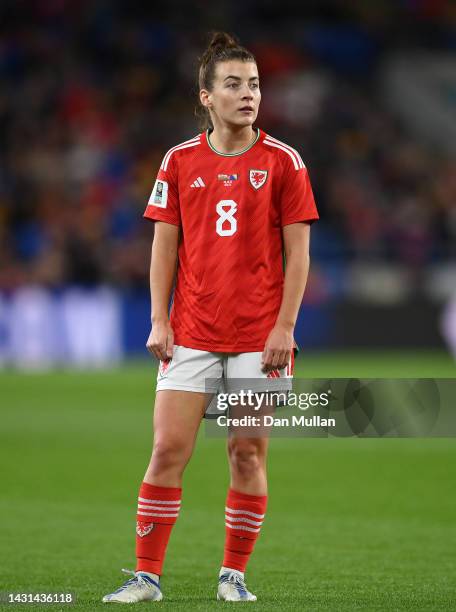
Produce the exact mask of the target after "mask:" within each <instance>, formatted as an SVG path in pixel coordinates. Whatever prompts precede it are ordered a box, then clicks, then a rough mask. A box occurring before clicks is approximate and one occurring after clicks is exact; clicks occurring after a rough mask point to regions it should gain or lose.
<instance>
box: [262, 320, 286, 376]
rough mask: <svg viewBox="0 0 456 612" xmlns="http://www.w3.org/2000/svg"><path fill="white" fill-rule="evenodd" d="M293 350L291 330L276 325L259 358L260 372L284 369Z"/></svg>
mask: <svg viewBox="0 0 456 612" xmlns="http://www.w3.org/2000/svg"><path fill="white" fill-rule="evenodd" d="M292 350H293V330H292V329H289V328H287V327H285V326H283V325H280V324H276V325H275V326H274V327H273V328H272V330H271V333H270V334H269V336H268V339H267V340H266V344H265V346H264V351H263V355H262V358H261V370H262V372H270V371H271V370H282V369H283V368H286V367H287V365H288V363H289V361H290V358H291V351H292Z"/></svg>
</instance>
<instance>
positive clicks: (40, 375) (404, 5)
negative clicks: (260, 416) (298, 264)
mask: <svg viewBox="0 0 456 612" xmlns="http://www.w3.org/2000/svg"><path fill="white" fill-rule="evenodd" d="M213 29H223V30H227V31H230V32H234V33H235V34H237V35H238V36H239V38H240V39H241V42H242V43H243V44H244V45H246V46H247V47H248V48H249V49H251V50H252V51H253V52H254V53H255V54H256V56H257V59H258V64H259V69H260V75H261V84H262V94H263V101H262V106H261V110H260V118H259V121H258V124H259V125H260V126H261V127H262V128H263V129H265V130H266V131H269V132H270V133H271V134H272V135H274V136H275V137H277V138H280V139H282V140H285V141H286V142H288V143H289V144H291V145H293V146H295V147H296V148H297V149H298V150H299V151H300V152H301V154H302V157H303V159H304V161H305V163H306V165H307V167H308V169H309V173H310V177H311V180H312V184H313V188H314V191H315V196H316V200H317V205H318V207H319V211H320V215H321V220H320V221H319V222H318V223H316V224H315V225H314V226H313V228H312V245H311V257H312V270H311V275H310V279H309V285H308V290H307V292H306V296H305V300H304V304H303V308H302V313H301V317H300V320H299V323H298V326H297V330H296V336H297V340H298V342H299V343H300V345H301V347H302V351H301V359H300V361H299V362H298V365H297V369H298V374H299V375H302V376H319V377H331V376H364V377H376V376H391V377H393V376H396V377H400V376H404V377H406V376H408V377H414V376H424V377H426V376H430V377H454V376H455V374H456V368H455V365H454V359H453V357H452V355H454V356H456V297H455V296H456V257H455V255H456V240H455V239H456V9H455V5H454V3H451V2H449V1H448V2H446V1H444V0H397V1H396V2H389V1H386V0H385V1H381V2H361V1H359V2H351V3H346V2H342V1H337V0H334V1H332V2H331V1H320V2H318V1H310V2H305V3H302V4H301V5H297V4H296V3H294V2H291V1H290V0H282V1H281V2H272V1H270V0H264V1H262V2H259V1H258V0H244V1H243V2H239V3H237V2H228V1H227V0H221V1H219V2H209V1H207V0H196V2H193V3H188V2H178V1H176V0H171V1H170V2H167V3H162V4H160V5H150V6H149V7H146V5H143V4H142V3H139V2H134V1H130V2H120V1H108V0H92V1H89V0H77V1H76V0H74V1H73V0H40V1H39V0H30V1H25V0H17V1H12V0H3V1H2V2H0V32H1V35H0V134H1V141H0V159H1V163H0V405H1V417H2V424H1V428H0V434H1V447H0V448H1V450H0V454H1V465H2V468H3V472H4V474H3V476H2V479H3V490H2V493H3V495H2V498H1V500H0V518H1V520H0V524H1V530H2V538H1V539H2V546H3V545H4V563H2V566H3V567H2V573H1V577H2V579H1V585H0V588H1V589H2V590H5V589H6V588H9V589H13V590H16V591H17V590H19V589H22V590H24V589H28V590H34V591H36V590H43V589H45V590H51V591H55V590H59V591H60V590H71V591H74V592H76V593H77V594H78V597H79V598H80V607H81V608H84V609H87V610H94V609H96V608H97V605H96V603H95V602H97V601H98V600H99V597H100V596H101V595H102V594H104V593H105V592H108V590H110V589H111V588H112V587H113V586H115V584H116V581H117V578H118V577H120V575H117V574H116V571H117V569H118V568H120V567H122V566H127V567H129V566H131V560H132V555H133V549H132V527H131V525H132V523H133V521H134V507H133V506H134V504H133V501H134V499H135V496H136V494H137V486H138V483H139V481H140V478H141V475H142V473H143V470H144V466H145V464H146V462H147V460H148V454H149V451H150V433H149V431H148V429H147V427H146V424H147V423H148V422H149V419H150V409H151V407H152V405H153V391H154V378H155V366H154V365H153V364H152V363H151V362H150V361H145V359H147V354H146V351H145V348H144V344H145V339H146V336H147V333H148V326H149V292H148V266H149V257H150V247H151V240H152V235H153V227H152V225H151V224H149V223H148V222H146V221H144V220H143V219H142V213H143V210H144V207H145V204H146V202H147V199H148V197H149V193H150V191H151V188H152V186H153V182H154V178H155V174H156V171H157V168H158V166H159V164H160V162H161V159H162V156H163V155H164V153H165V152H166V150H167V149H168V148H170V147H171V146H173V145H174V144H176V143H178V142H180V141H182V140H185V139H187V138H189V137H191V136H193V135H194V134H195V133H196V132H197V127H196V123H195V120H194V118H193V107H194V104H195V95H196V90H195V84H194V83H195V68H196V61H197V56H198V53H200V52H201V50H202V49H203V48H204V45H205V43H206V40H207V39H206V37H205V33H206V32H208V31H209V30H213ZM43 370H44V372H43ZM199 442H200V443H199V445H198V449H197V451H196V455H195V458H194V461H193V462H192V464H191V465H190V467H189V472H188V474H187V476H186V496H185V499H186V507H185V508H184V511H183V516H182V521H181V522H180V523H179V524H178V526H177V527H176V533H175V536H174V539H173V540H172V542H171V547H170V561H169V565H167V568H166V569H167V575H165V579H166V581H167V582H166V584H167V585H168V586H169V587H170V591H171V599H170V601H169V604H170V606H172V607H173V609H174V608H176V609H188V608H189V607H191V608H192V609H201V610H203V609H204V610H206V609H209V608H210V607H211V604H210V599H211V597H212V595H213V593H212V592H211V591H210V589H211V588H212V584H213V573H214V571H216V568H217V564H218V562H219V556H220V546H221V542H222V532H223V521H222V518H223V517H222V514H221V509H222V508H223V501H224V494H225V489H224V486H225V485H226V484H227V475H226V465H225V458H224V451H223V443H222V442H221V441H218V440H207V439H205V438H204V436H203V435H201V439H200V441H199ZM271 446H272V452H271V462H270V471H271V492H272V494H273V496H272V498H271V513H270V519H269V523H268V525H267V530H266V535H265V536H264V538H263V540H262V541H261V542H260V543H259V552H258V555H257V558H256V560H255V561H254V562H252V569H251V574H250V575H251V576H252V580H253V581H254V582H253V583H252V587H253V586H254V585H255V584H256V585H257V591H259V593H258V594H259V595H260V596H262V598H263V603H262V604H260V603H259V604H258V605H257V607H261V608H262V609H263V608H264V609H271V610H272V609H275V608H276V607H277V606H278V605H280V606H281V607H282V608H284V609H303V608H304V607H305V606H310V608H311V609H313V610H320V609H321V610H323V609H324V610H328V609H330V610H353V609H359V610H367V609H369V610H374V609H375V610H377V609H378V610H386V609H414V610H425V609H426V610H437V609H438V610H443V609H451V608H452V606H454V597H455V587H454V580H452V579H451V576H452V575H453V578H454V569H455V566H454V550H453V549H452V548H451V542H452V541H453V542H454V541H455V540H456V532H455V525H454V516H455V511H456V499H455V492H454V482H455V476H456V474H455V465H456V462H455V455H456V448H455V445H454V440H396V441H395V440H370V441H369V440H297V441H296V440H287V441H283V440H273V441H272V443H271ZM398 466H400V468H399V467H398ZM220 474H222V475H223V477H221V476H220ZM221 480H222V481H223V482H222V483H221V486H219V487H215V486H213V485H214V484H215V482H219V483H220V482H221ZM297 483H298V487H297V490H296V485H297ZM222 485H223V486H222ZM201 499H204V502H205V505H204V508H203V507H202V506H201ZM219 515H220V517H221V520H220V521H219V523H216V522H215V521H214V518H213V517H216V516H219ZM100 517H102V518H100ZM24 532H25V533H27V534H28V535H26V536H25V537H26V545H25V546H24V544H23V534H24ZM203 532H204V533H205V534H206V536H207V539H205V540H204V542H202V541H201V539H200V538H199V536H198V535H197V534H201V533H203ZM30 533H31V535H29V534H30ZM21 534H22V535H21ZM279 534H280V535H279ZM213 542H215V543H217V542H218V543H219V544H220V546H216V545H213V544H212V543H213ZM190 550H199V551H201V554H204V559H203V558H201V559H199V560H196V559H195V558H194V555H189V554H188V553H189V551H190ZM70 551H71V552H70ZM423 551H425V554H424V552H423ZM272 558H274V559H280V568H277V566H276V565H275V566H274V567H271V566H270V561H271V559H272ZM6 560H7V561H8V562H7V561H6ZM195 564H196V565H197V567H198V569H197V570H195ZM171 568H172V570H171ZM277 579H279V583H280V584H279V586H277ZM273 583H274V584H275V585H276V586H274V588H272V586H271V585H272V584H273ZM208 585H209V586H208ZM297 585H299V588H297ZM268 602H269V603H268ZM165 605H167V604H166V603H165ZM268 606H269V607H268ZM0 607H1V604H0Z"/></svg>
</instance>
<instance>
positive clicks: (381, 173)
mask: <svg viewBox="0 0 456 612" xmlns="http://www.w3.org/2000/svg"><path fill="white" fill-rule="evenodd" d="M335 4H336V5H337V3H335ZM364 4H365V3H364ZM373 4H376V3H373ZM399 4H400V3H399ZM412 4H415V5H420V3H419V2H416V3H412ZM421 4H422V5H423V6H424V5H426V4H427V3H424V2H422V3H421ZM428 4H429V3H428ZM431 5H433V6H434V8H435V6H437V5H440V6H441V8H442V6H444V5H445V3H439V2H434V3H430V4H429V6H431ZM119 6H120V5H119V4H118V3H116V2H113V3H109V2H97V1H94V2H86V1H82V0H81V1H80V2H70V1H68V2H65V1H64V0H60V1H59V0H52V1H50V0H49V1H42V2H39V1H36V2H17V3H9V2H5V3H2V8H0V12H1V13H2V14H1V15H0V17H1V19H0V22H1V23H2V26H1V28H2V35H1V39H0V133H1V143H0V159H1V163H0V289H6V290H8V289H11V288H15V287H17V286H19V285H23V284H30V283H39V284H42V285H45V286H49V287H61V286H62V285H65V284H82V285H93V284H98V283H100V282H107V283H111V284H114V285H117V286H121V287H143V286H145V285H146V284H147V270H148V263H149V257H150V245H151V238H152V231H153V229H152V224H149V223H148V222H147V221H145V220H143V219H142V213H143V210H144V208H145V205H146V203H147V200H148V197H149V193H150V191H151V189H152V186H153V182H154V179H155V174H156V172H157V169H158V167H159V165H160V162H161V159H162V156H163V155H164V153H165V152H166V150H167V149H168V148H169V147H171V146H173V145H174V144H176V143H178V142H181V141H182V140H185V139H187V138H191V137H192V136H193V135H194V134H196V133H197V131H198V127H197V124H196V120H195V118H194V116H193V109H194V105H195V102H196V89H195V75H196V66H197V57H198V53H200V52H201V51H202V49H203V46H204V44H205V42H206V39H205V38H204V36H203V34H204V32H207V30H208V29H209V28H210V27H216V28H222V27H224V29H227V30H229V31H234V32H236V33H237V34H238V35H239V36H240V38H241V41H242V42H243V43H244V44H245V45H246V46H247V47H249V48H250V49H251V50H252V51H253V52H254V53H255V54H256V56H257V59H258V63H259V68H260V76H261V84H262V94H263V102H262V106H261V109H260V114H259V121H258V125H259V126H261V127H262V128H263V129H265V130H266V131H269V132H270V133H271V134H272V135H273V136H275V137H277V138H279V139H281V140H285V141H286V142H288V143H289V144H291V145H293V146H295V147H296V148H297V149H298V150H299V151H300V152H301V155H302V157H303V159H304V162H305V163H306V165H307V167H308V170H309V173H310V177H311V181H312V184H313V188H314V191H315V196H316V200H317V205H318V207H319V210H320V214H321V221H319V223H318V224H316V225H315V232H313V244H312V252H313V258H314V260H317V261H320V262H329V263H331V262H339V263H341V262H353V261H388V262H394V263H399V264H404V265H407V266H411V267H413V268H417V269H419V268H421V267H423V266H425V265H427V264H428V263H431V262H435V261H441V260H448V259H449V258H451V257H454V256H455V244H456V240H455V238H456V161H455V159H451V158H450V157H449V156H445V155H443V154H442V153H440V152H438V151H435V150H431V149H430V148H428V147H426V146H425V145H423V144H422V143H420V142H418V141H417V140H416V139H415V138H414V136H413V134H410V133H408V132H406V131H405V129H404V127H403V126H401V124H400V123H399V122H398V120H397V119H396V118H395V116H394V115H393V114H392V112H391V111H390V110H387V109H386V108H385V106H384V104H383V103H382V101H381V96H380V95H379V89H378V82H377V80H376V74H377V73H376V70H377V68H378V66H379V62H380V61H381V57H382V54H383V53H384V46H385V41H384V40H383V42H382V40H381V37H380V39H379V38H378V36H374V34H372V29H371V28H370V24H369V20H368V22H367V25H365V26H364V27H363V28H362V30H360V28H359V27H358V26H357V25H356V24H357V23H358V22H357V20H356V16H353V15H352V16H351V20H350V19H349V20H348V21H347V20H346V21H343V23H342V25H343V27H342V26H340V24H339V21H337V20H336V22H337V23H338V24H339V25H338V27H337V33H338V35H336V34H335V33H334V25H333V22H332V21H331V19H329V18H328V16H326V17H324V16H323V17H322V18H321V19H323V21H321V20H320V21H318V19H317V18H316V17H315V18H314V19H313V20H312V21H311V23H312V24H314V25H313V26H312V27H307V28H304V27H303V28H301V29H299V27H298V26H297V23H298V22H295V23H294V24H291V23H290V24H289V28H290V29H289V30H287V28H288V25H287V24H284V26H283V30H284V32H285V33H286V34H287V36H285V35H284V32H282V34H281V35H279V34H277V35H276V36H272V33H273V31H274V30H273V27H272V25H271V23H270V22H267V23H266V22H265V23H264V24H263V25H262V23H261V20H260V21H258V20H257V21H256V22H255V21H254V17H255V15H257V14H258V13H257V11H258V6H259V5H257V3H256V2H254V1H252V0H251V1H250V2H246V3H244V5H243V7H242V8H240V7H238V8H237V9H233V8H232V5H230V4H228V3H225V2H222V3H221V7H222V9H221V12H222V14H221V15H220V14H219V13H217V15H215V16H214V14H213V12H210V11H209V7H210V6H211V5H210V4H209V3H205V2H204V1H203V0H201V1H200V2H199V3H197V4H196V5H194V9H193V10H194V11H195V10H196V11H200V10H201V11H205V10H206V9H207V10H208V11H209V16H207V17H206V18H205V19H202V20H200V21H198V22H196V21H195V15H194V13H191V14H190V13H188V10H189V9H188V8H185V10H184V7H185V4H184V3H182V5H180V4H179V3H177V4H176V7H175V9H174V11H172V10H171V9H170V14H168V15H162V14H161V13H158V14H156V15H154V13H153V12H152V13H149V14H146V13H142V12H141V10H140V9H139V8H138V7H136V9H135V10H133V9H132V4H131V3H124V5H123V7H124V8H119ZM133 6H134V5H133ZM113 7H116V8H115V9H114V8H113ZM230 7H231V8H230ZM265 7H266V9H267V8H268V7H269V9H270V8H271V5H270V3H266V5H265ZM263 8H264V7H263ZM266 9H265V10H266ZM223 10H226V14H225V15H223ZM236 11H237V12H236ZM239 11H241V12H242V11H244V12H243V13H241V14H239ZM171 13H172V14H171ZM445 15H446V13H445V11H443V9H442V12H441V13H440V14H439V15H438V18H439V19H440V20H444V18H445ZM246 16H247V17H248V19H245V17H246ZM380 17H381V16H380ZM380 17H379V16H378V15H377V16H376V19H377V20H378V19H380ZM241 18H244V19H243V20H241V21H239V19H241ZM371 18H372V19H373V17H372V16H371ZM415 18H416V15H415ZM249 19H250V20H249ZM196 23H197V27H196V25H195V24H196ZM239 23H243V24H244V25H242V26H238V24H239ZM303 23H304V22H303ZM316 23H320V24H321V23H323V24H325V23H326V24H328V23H329V24H330V25H327V27H323V26H321V25H320V26H318V27H316V26H315V24H316ZM193 26H195V27H193ZM355 26H356V27H355ZM331 28H332V30H331ZM281 29H282V28H281ZM338 37H339V40H340V45H342V47H343V48H344V49H345V50H346V49H347V48H348V49H351V53H345V56H344V57H343V58H342V55H343V54H341V53H340V52H338V46H337V42H336V41H337V39H338ZM325 40H326V43H327V44H324V43H325ZM328 40H330V41H331V45H329V43H328ZM347 40H348V45H347ZM388 44H395V41H394V40H393V41H388ZM409 44H410V45H413V44H414V41H413V40H410V41H409ZM342 47H339V51H340V48H342Z"/></svg>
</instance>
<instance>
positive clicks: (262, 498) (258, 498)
mask: <svg viewBox="0 0 456 612" xmlns="http://www.w3.org/2000/svg"><path fill="white" fill-rule="evenodd" d="M228 499H235V500H239V501H246V502H257V503H259V504H264V505H266V503H267V501H268V496H267V495H249V494H248V493H241V492H240V491H235V490H234V489H232V488H231V487H230V488H229V489H228Z"/></svg>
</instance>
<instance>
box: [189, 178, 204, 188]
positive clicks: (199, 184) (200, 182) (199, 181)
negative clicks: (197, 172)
mask: <svg viewBox="0 0 456 612" xmlns="http://www.w3.org/2000/svg"><path fill="white" fill-rule="evenodd" d="M190 187H206V185H205V184H204V181H203V179H202V178H201V177H200V176H199V177H198V178H197V179H196V181H193V183H192V184H191V185H190Z"/></svg>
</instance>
